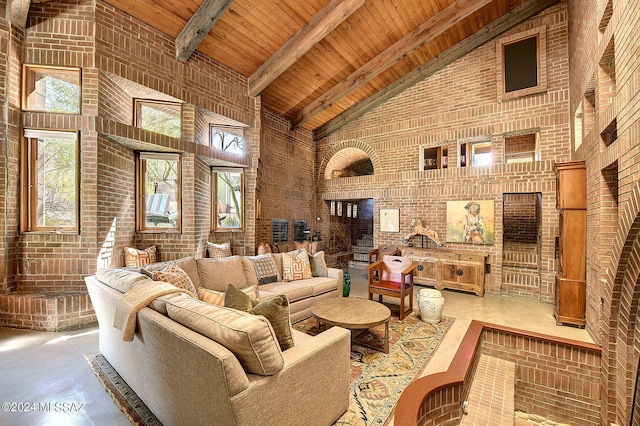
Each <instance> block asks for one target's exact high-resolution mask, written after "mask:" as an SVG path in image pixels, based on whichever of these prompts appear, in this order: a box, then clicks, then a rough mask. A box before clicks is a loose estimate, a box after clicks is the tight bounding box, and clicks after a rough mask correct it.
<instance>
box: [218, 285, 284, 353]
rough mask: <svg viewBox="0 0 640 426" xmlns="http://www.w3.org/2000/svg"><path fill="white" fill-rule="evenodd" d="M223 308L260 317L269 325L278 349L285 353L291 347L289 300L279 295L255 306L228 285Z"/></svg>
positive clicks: (252, 301)
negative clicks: (274, 335) (278, 345)
mask: <svg viewBox="0 0 640 426" xmlns="http://www.w3.org/2000/svg"><path fill="white" fill-rule="evenodd" d="M224 306H226V307H227V308H232V309H238V310H240V311H244V312H249V313H250V314H254V315H262V316H263V317H265V318H266V319H267V320H269V323H270V324H271V327H272V328H273V331H274V332H275V333H276V338H277V339H278V343H279V344H280V349H281V350H283V351H286V350H287V349H289V348H291V347H293V331H292V330H291V318H290V315H289V299H287V296H285V295H283V294H281V295H278V296H273V297H270V298H268V299H265V300H262V301H259V302H258V303H257V304H256V303H255V301H254V300H251V298H250V297H249V296H247V295H246V294H244V293H243V292H242V291H240V290H238V289H237V288H235V287H234V286H233V284H229V287H227V291H226V296H225V302H224Z"/></svg>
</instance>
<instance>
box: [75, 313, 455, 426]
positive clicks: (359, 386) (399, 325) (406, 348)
mask: <svg viewBox="0 0 640 426" xmlns="http://www.w3.org/2000/svg"><path fill="white" fill-rule="evenodd" d="M452 323H453V318H448V317H444V316H443V317H442V321H440V323H438V324H431V323H426V322H423V321H420V317H419V314H417V313H415V312H414V313H412V314H411V315H409V316H407V317H406V318H405V319H404V320H403V321H399V320H398V318H397V317H392V318H391V321H390V322H389V353H388V354H385V353H383V352H380V351H376V350H374V349H369V348H365V347H363V346H359V345H357V344H354V345H353V346H352V347H351V377H350V382H351V386H350V389H349V391H350V398H349V409H348V410H347V412H346V413H345V414H344V415H343V416H342V417H341V418H340V419H338V421H336V423H335V424H336V425H348V426H356V425H384V424H385V423H386V422H387V420H388V419H389V417H390V416H391V414H392V413H393V410H394V408H395V406H396V403H397V402H398V399H399V398H400V394H402V391H403V390H404V389H405V388H406V387H407V386H408V385H409V383H411V381H412V380H413V379H415V378H416V377H418V376H419V374H420V372H421V371H422V369H423V368H424V366H425V365H426V363H427V361H428V360H429V358H431V355H432V354H433V352H434V351H435V349H436V348H437V347H438V345H439V344H440V341H441V340H442V338H443V336H444V335H445V333H446V332H447V330H448V329H449V327H450V326H451V324H452ZM293 327H294V328H295V329H297V330H300V331H303V332H305V333H307V334H310V335H316V334H317V332H318V329H317V324H316V320H314V319H312V318H309V319H306V320H304V321H301V322H299V323H296V324H294V325H293ZM383 336H384V326H383V325H381V326H378V327H374V328H372V329H371V330H368V331H365V332H364V333H362V334H361V335H360V336H359V337H358V339H360V340H362V341H364V342H367V343H368V344H370V345H375V346H379V347H382V338H383ZM85 359H86V360H87V362H88V363H89V365H90V366H91V368H92V369H93V372H94V373H95V374H96V376H97V377H98V379H99V380H100V383H102V386H103V387H104V388H105V390H106V391H107V392H108V393H109V394H110V395H111V397H112V398H113V400H114V402H115V403H116V405H117V406H118V407H119V408H120V410H122V412H123V413H124V414H125V415H126V416H127V418H128V419H129V421H130V422H131V424H132V425H140V426H161V423H160V421H158V419H157V418H156V417H155V416H154V415H153V413H152V412H151V411H150V410H149V409H148V408H147V406H146V405H145V404H144V403H143V402H142V400H140V398H138V395H136V394H135V392H133V390H131V388H130V387H129V385H127V383H126V382H125V381H124V380H122V378H121V377H120V375H119V374H118V373H117V372H116V370H114V369H113V367H112V366H111V364H109V362H108V361H107V360H106V359H105V358H104V357H103V356H102V355H101V354H99V353H95V354H86V355H85Z"/></svg>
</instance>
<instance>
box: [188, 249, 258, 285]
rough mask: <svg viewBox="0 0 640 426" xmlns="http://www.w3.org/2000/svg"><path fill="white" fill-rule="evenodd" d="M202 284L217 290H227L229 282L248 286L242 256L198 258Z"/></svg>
mask: <svg viewBox="0 0 640 426" xmlns="http://www.w3.org/2000/svg"><path fill="white" fill-rule="evenodd" d="M197 262H198V273H199V274H200V285H201V286H202V287H204V288H208V289H210V290H215V291H225V290H226V289H227V286H228V285H229V284H233V285H234V286H236V287H238V288H245V287H247V285H248V284H247V279H246V277H245V275H244V268H243V264H242V258H241V257H240V256H231V257H225V258H221V259H198V260H197Z"/></svg>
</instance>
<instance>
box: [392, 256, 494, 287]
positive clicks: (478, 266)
mask: <svg viewBox="0 0 640 426" xmlns="http://www.w3.org/2000/svg"><path fill="white" fill-rule="evenodd" d="M400 252H401V254H402V256H405V257H409V258H411V259H412V260H413V263H414V264H416V265H417V267H416V269H415V273H414V276H413V281H414V283H416V284H424V285H429V286H433V287H435V288H437V289H438V290H442V289H444V288H450V289H454V290H462V291H468V292H471V293H475V294H477V295H478V296H481V297H482V296H484V274H485V269H486V264H487V260H488V258H489V256H488V255H487V254H484V253H478V252H462V251H451V250H443V249H430V248H419V247H400Z"/></svg>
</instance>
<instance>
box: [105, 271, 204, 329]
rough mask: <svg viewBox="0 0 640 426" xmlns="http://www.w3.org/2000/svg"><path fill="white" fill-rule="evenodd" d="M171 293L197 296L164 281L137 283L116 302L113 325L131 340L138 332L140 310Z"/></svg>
mask: <svg viewBox="0 0 640 426" xmlns="http://www.w3.org/2000/svg"><path fill="white" fill-rule="evenodd" d="M170 293H186V294H188V295H190V296H192V297H195V296H194V295H193V294H192V293H191V292H190V291H188V290H185V289H183V288H179V287H176V286H174V285H173V284H169V283H166V282H162V281H150V282H145V283H142V284H139V285H137V286H136V287H134V288H132V289H131V290H129V291H127V292H126V293H124V294H123V295H122V297H121V298H120V300H118V303H117V304H116V313H115V318H114V319H113V326H114V327H115V328H117V329H118V330H122V340H124V341H125V342H131V341H132V340H133V336H134V334H135V333H136V322H137V319H138V311H139V310H140V309H142V308H144V307H145V306H148V305H149V304H150V303H151V302H153V301H154V300H155V299H156V298H158V297H160V296H164V295H165V294H170Z"/></svg>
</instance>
